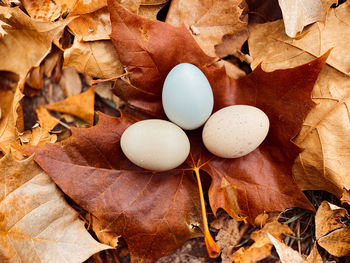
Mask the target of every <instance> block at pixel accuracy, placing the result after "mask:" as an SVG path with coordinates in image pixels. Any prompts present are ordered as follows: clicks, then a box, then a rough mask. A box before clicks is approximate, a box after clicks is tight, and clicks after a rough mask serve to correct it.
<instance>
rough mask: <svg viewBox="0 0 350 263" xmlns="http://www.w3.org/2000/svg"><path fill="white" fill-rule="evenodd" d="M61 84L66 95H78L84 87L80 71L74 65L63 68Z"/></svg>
mask: <svg viewBox="0 0 350 263" xmlns="http://www.w3.org/2000/svg"><path fill="white" fill-rule="evenodd" d="M59 84H60V87H61V89H62V91H63V93H64V96H65V97H72V96H75V95H78V94H79V93H80V92H81V90H82V88H83V84H82V83H81V79H80V76H79V73H78V72H77V71H76V70H75V69H74V68H73V67H66V68H64V69H63V72H62V76H61V78H60V83H59Z"/></svg>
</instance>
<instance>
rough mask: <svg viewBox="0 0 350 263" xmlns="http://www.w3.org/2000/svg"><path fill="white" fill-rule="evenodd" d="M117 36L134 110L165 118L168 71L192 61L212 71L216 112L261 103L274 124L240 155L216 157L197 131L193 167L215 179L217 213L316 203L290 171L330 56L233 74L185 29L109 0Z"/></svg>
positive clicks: (252, 213) (124, 93)
mask: <svg viewBox="0 0 350 263" xmlns="http://www.w3.org/2000/svg"><path fill="white" fill-rule="evenodd" d="M109 7H110V12H111V21H112V35H111V39H112V41H113V43H114V46H115V48H116V50H117V52H118V55H119V57H120V60H121V62H122V63H123V64H124V65H125V66H127V70H128V72H129V77H130V81H131V84H132V85H134V86H135V87H136V88H133V87H132V86H130V87H129V89H127V88H125V87H124V88H123V89H120V88H118V87H116V88H115V93H116V94H117V95H118V96H120V97H122V98H123V99H124V100H125V101H127V103H128V104H129V105H130V106H131V107H134V108H138V109H139V110H141V111H143V112H145V113H147V114H150V115H152V116H156V117H162V116H164V113H163V109H162V104H161V99H160V98H161V90H162V86H163V82H164V79H165V77H166V76H167V74H168V72H169V71H170V70H171V69H172V68H173V67H174V66H175V65H177V64H179V63H183V62H189V63H192V64H194V65H196V66H198V67H199V68H201V69H202V71H203V72H204V73H205V75H206V76H207V78H208V79H209V82H210V83H211V86H212V89H213V92H214V101H215V103H214V111H216V110H218V109H220V108H223V107H225V106H229V105H233V104H247V105H253V106H256V107H258V108H260V109H262V110H263V111H264V112H265V113H266V114H267V115H268V116H269V119H270V122H271V129H270V132H269V135H268V137H267V139H266V141H265V143H263V144H262V145H261V146H260V147H259V148H258V149H257V150H255V151H254V152H252V153H251V154H249V155H247V156H244V157H242V158H237V159H222V158H217V157H214V156H212V155H210V154H209V153H208V152H207V151H206V150H205V149H204V147H203V145H202V143H201V142H200V140H201V138H200V135H199V132H198V131H195V132H189V133H188V134H189V135H190V136H191V139H192V141H191V145H192V147H191V157H192V159H189V161H188V164H189V165H190V167H191V168H193V169H194V168H196V167H197V168H198V167H200V168H202V169H203V170H205V171H207V172H208V173H209V174H210V175H211V176H212V178H213V183H212V186H211V188H210V190H209V197H210V204H211V207H212V210H213V212H214V213H215V212H216V210H217V209H218V208H224V209H225V210H226V211H227V212H228V213H229V214H230V215H231V216H233V217H235V218H238V217H246V216H247V217H249V219H251V220H254V218H255V217H256V216H257V215H258V214H260V213H262V212H263V211H274V210H283V209H285V208H286V207H291V206H299V207H304V208H308V209H313V208H312V205H311V204H310V203H309V202H308V201H307V199H306V198H305V196H304V195H303V194H302V193H301V192H300V190H299V189H298V187H297V186H296V185H295V182H294V179H293V177H292V174H291V167H292V164H293V161H294V159H295V158H296V157H297V155H298V153H299V152H300V151H301V149H300V148H298V147H297V146H295V145H294V144H293V143H292V142H291V141H290V139H291V138H293V137H294V136H296V135H297V134H298V132H299V130H300V128H301V125H302V123H303V120H304V117H305V115H306V114H307V112H308V111H309V110H310V109H311V108H312V107H313V106H314V103H313V102H312V101H311V96H310V93H311V91H312V88H313V85H314V83H315V81H316V79H317V76H318V73H319V72H320V70H321V69H322V67H323V65H324V63H325V59H326V58H327V55H328V54H326V55H325V56H323V57H321V58H320V59H318V60H315V61H313V62H311V63H309V64H306V65H303V66H300V67H296V68H294V69H289V70H279V71H274V72H270V73H267V72H264V71H263V70H261V68H258V69H256V70H255V71H254V72H253V73H251V74H250V75H248V76H246V77H243V78H240V79H238V80H233V79H230V78H228V77H227V75H226V74H225V70H224V69H222V68H220V69H218V68H215V67H213V66H210V63H211V62H212V61H213V60H212V58H211V57H208V56H206V55H205V53H204V52H203V51H202V50H201V49H200V48H199V46H198V44H197V43H196V42H195V40H194V39H193V38H192V37H191V35H190V34H189V33H188V31H187V30H186V28H185V27H184V26H183V27H173V26H171V25H167V24H165V23H162V22H159V21H152V20H148V19H144V18H142V17H139V16H136V15H134V14H131V13H129V12H128V11H126V10H125V9H124V8H122V7H121V6H120V5H118V4H117V3H115V2H113V1H110V2H109Z"/></svg>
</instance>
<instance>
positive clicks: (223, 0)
mask: <svg viewBox="0 0 350 263" xmlns="http://www.w3.org/2000/svg"><path fill="white" fill-rule="evenodd" d="M241 2H242V0H219V1H211V0H205V1H203V0H195V1H187V0H173V1H172V2H171V6H170V9H169V12H168V15H167V18H166V22H167V23H169V24H171V25H174V26H180V25H182V24H185V25H186V27H187V28H188V29H189V30H190V32H191V33H192V35H193V37H194V38H195V39H196V41H197V43H198V44H199V46H200V47H201V48H202V49H203V50H204V51H205V52H206V53H207V55H209V56H212V57H215V56H216V53H215V45H217V44H219V43H221V41H222V38H223V36H225V35H227V34H234V33H236V32H239V31H241V30H242V29H243V28H245V27H246V26H247V22H244V21H242V20H240V17H241V14H242V11H243V9H241V8H240V7H239V5H240V4H241ZM246 37H247V35H246ZM243 42H244V41H243ZM242 44H243V43H242Z"/></svg>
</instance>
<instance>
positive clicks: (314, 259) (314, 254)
mask: <svg viewBox="0 0 350 263" xmlns="http://www.w3.org/2000/svg"><path fill="white" fill-rule="evenodd" d="M306 260H307V262H309V263H323V260H322V257H321V255H320V253H319V252H318V249H317V245H316V242H315V243H314V246H313V248H312V250H311V253H310V255H309V256H308V257H307V259H306Z"/></svg>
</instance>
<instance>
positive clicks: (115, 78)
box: [91, 72, 129, 86]
mask: <svg viewBox="0 0 350 263" xmlns="http://www.w3.org/2000/svg"><path fill="white" fill-rule="evenodd" d="M128 74H129V73H128V72H126V73H123V74H121V75H119V76H116V77H113V78H109V79H97V80H92V82H91V85H92V86H94V85H97V84H99V83H102V82H108V81H113V80H117V79H119V78H121V77H124V76H126V75H128Z"/></svg>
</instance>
